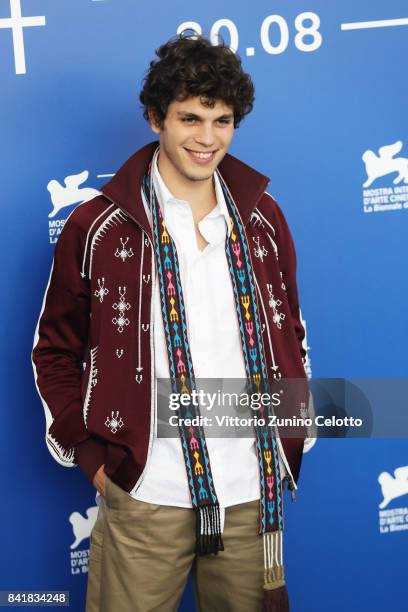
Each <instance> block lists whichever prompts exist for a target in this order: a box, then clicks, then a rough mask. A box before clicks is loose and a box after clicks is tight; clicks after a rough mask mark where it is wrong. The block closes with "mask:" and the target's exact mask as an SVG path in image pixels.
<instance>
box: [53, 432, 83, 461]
mask: <svg viewBox="0 0 408 612" xmlns="http://www.w3.org/2000/svg"><path fill="white" fill-rule="evenodd" d="M46 442H47V446H48V448H49V449H50V451H51V454H53V453H55V454H56V455H58V458H59V460H60V461H61V462H62V463H66V464H67V465H68V467H74V466H75V465H76V463H74V459H75V450H74V449H73V448H69V449H68V450H66V449H65V448H63V447H62V446H61V444H60V443H59V442H57V440H56V439H55V438H54V436H52V435H51V434H50V433H47V436H46Z"/></svg>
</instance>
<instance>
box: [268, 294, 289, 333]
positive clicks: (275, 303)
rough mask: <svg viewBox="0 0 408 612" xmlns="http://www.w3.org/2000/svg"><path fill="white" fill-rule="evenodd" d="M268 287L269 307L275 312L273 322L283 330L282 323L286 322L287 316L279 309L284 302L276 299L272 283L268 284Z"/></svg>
mask: <svg viewBox="0 0 408 612" xmlns="http://www.w3.org/2000/svg"><path fill="white" fill-rule="evenodd" d="M266 287H267V289H268V292H269V302H268V303H269V306H270V307H271V308H272V310H273V316H272V321H273V322H274V323H275V325H276V327H277V328H278V329H282V321H284V319H285V316H286V315H284V314H283V312H279V310H278V308H279V306H281V305H282V300H279V299H276V298H275V296H274V294H273V287H272V285H271V284H270V283H267V284H266Z"/></svg>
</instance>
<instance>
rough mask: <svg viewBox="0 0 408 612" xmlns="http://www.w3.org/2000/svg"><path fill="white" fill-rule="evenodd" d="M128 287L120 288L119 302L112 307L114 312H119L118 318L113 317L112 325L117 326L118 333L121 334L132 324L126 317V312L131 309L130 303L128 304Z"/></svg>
mask: <svg viewBox="0 0 408 612" xmlns="http://www.w3.org/2000/svg"><path fill="white" fill-rule="evenodd" d="M125 295H126V287H119V302H115V303H114V304H113V305H112V308H113V309H114V310H117V311H118V312H119V316H118V317H113V319H112V323H113V324H114V325H116V326H117V330H118V332H119V333H120V334H121V333H122V332H123V330H124V329H125V327H127V326H128V325H129V324H130V321H129V319H128V318H127V317H125V312H126V311H127V310H129V309H130V308H131V305H130V304H129V302H126V299H125Z"/></svg>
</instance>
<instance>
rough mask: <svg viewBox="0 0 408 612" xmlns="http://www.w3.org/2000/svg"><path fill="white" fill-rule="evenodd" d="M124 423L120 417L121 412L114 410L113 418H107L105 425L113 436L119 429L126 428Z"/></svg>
mask: <svg viewBox="0 0 408 612" xmlns="http://www.w3.org/2000/svg"><path fill="white" fill-rule="evenodd" d="M124 424H125V423H124V422H123V419H122V417H121V416H119V410H116V412H115V411H114V410H112V412H111V416H110V417H106V421H105V425H106V427H108V429H110V430H111V432H112V433H113V434H115V433H116V432H117V431H118V430H119V429H121V428H122V427H123V426H124Z"/></svg>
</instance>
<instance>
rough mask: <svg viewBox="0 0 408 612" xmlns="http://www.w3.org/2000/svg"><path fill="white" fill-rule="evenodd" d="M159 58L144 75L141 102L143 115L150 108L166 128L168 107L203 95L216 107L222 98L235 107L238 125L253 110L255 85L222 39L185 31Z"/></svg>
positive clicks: (235, 119) (146, 117) (159, 51)
mask: <svg viewBox="0 0 408 612" xmlns="http://www.w3.org/2000/svg"><path fill="white" fill-rule="evenodd" d="M156 55H157V56H158V58H159V59H158V60H153V61H151V62H150V68H149V70H148V72H147V74H146V76H145V78H144V81H143V88H142V91H141V93H140V101H141V103H142V105H143V107H144V111H143V116H144V118H145V119H147V120H149V115H148V112H149V111H150V112H151V113H152V114H153V116H154V117H155V119H156V122H157V124H158V125H159V126H160V127H163V122H164V119H165V117H166V114H167V109H168V106H169V104H170V103H171V102H173V101H174V100H179V101H183V100H186V99H187V98H190V97H196V96H199V97H200V99H201V102H202V103H203V104H204V105H206V106H209V107H210V108H212V107H213V106H214V105H215V102H216V100H221V101H223V102H224V103H225V104H227V105H228V106H231V107H232V108H233V109H234V127H238V126H239V124H240V122H241V120H242V119H243V117H244V116H245V115H247V114H248V113H249V112H251V110H252V107H253V102H254V84H253V82H252V79H251V77H250V76H249V74H247V73H246V72H244V70H243V68H242V64H241V59H240V58H239V57H238V56H237V55H236V54H235V53H234V52H233V51H231V49H230V48H229V47H228V46H227V45H226V44H225V43H224V42H223V41H222V42H221V44H219V45H217V46H214V45H212V44H211V42H210V41H209V40H207V39H206V38H204V37H203V36H199V35H198V34H196V33H194V35H193V36H191V35H190V36H186V34H185V32H182V33H181V34H180V35H179V36H177V37H174V38H172V39H170V40H169V41H168V42H166V43H165V44H164V45H162V46H161V47H160V48H159V49H157V50H156Z"/></svg>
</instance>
